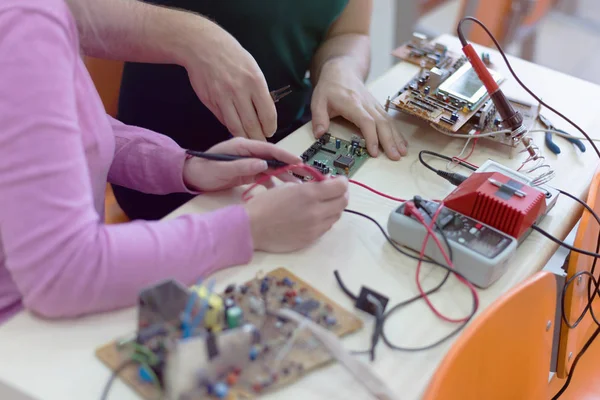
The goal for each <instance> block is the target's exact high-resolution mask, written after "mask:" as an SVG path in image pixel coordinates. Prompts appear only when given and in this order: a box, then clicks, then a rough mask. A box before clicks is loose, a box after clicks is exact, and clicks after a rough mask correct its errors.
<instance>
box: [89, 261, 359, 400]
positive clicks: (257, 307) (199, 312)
mask: <svg viewBox="0 0 600 400" xmlns="http://www.w3.org/2000/svg"><path fill="white" fill-rule="evenodd" d="M213 282H214V281H213ZM189 304H192V307H191V308H189V307H188V306H189ZM278 309H291V310H293V311H295V312H296V313H299V314H301V315H302V316H304V317H305V318H307V319H308V320H311V321H313V322H315V323H317V324H319V325H320V326H322V327H324V328H326V329H327V330H329V331H331V332H332V333H335V334H336V335H338V336H344V335H346V334H348V333H351V332H354V331H356V330H358V329H360V328H361V326H362V322H361V321H360V319H358V318H357V317H356V316H354V315H353V314H351V313H349V312H348V311H346V310H344V309H343V308H341V307H340V306H339V305H337V304H335V303H334V302H332V301H331V300H330V299H328V298H327V297H326V296H325V295H323V294H322V293H320V292H319V291H317V290H316V289H314V288H313V287H311V286H310V285H309V284H308V283H306V282H304V281H302V280H301V279H300V278H298V277H297V276H295V275H293V274H292V273H291V272H289V271H287V270H285V269H283V268H279V269H277V270H274V271H271V272H270V273H268V274H267V275H263V274H262V273H259V275H257V276H256V278H255V279H252V280H250V281H248V282H245V283H241V284H231V285H229V286H227V288H226V289H225V292H224V293H223V294H221V295H219V294H217V293H214V292H213V283H211V281H209V282H208V284H199V285H196V286H193V287H192V288H191V289H188V288H186V287H185V286H183V285H181V284H179V283H178V282H176V281H172V280H169V281H165V282H162V283H159V284H157V285H154V286H152V287H149V288H147V289H145V290H144V291H143V292H142V293H141V294H140V297H139V299H138V329H137V331H136V333H135V334H134V335H133V336H132V337H125V338H123V339H121V340H118V341H116V342H112V343H109V344H107V345H105V346H103V347H102V348H100V349H98V351H97V356H98V357H99V358H100V360H102V361H103V362H104V363H105V364H106V365H107V366H109V367H110V368H111V369H112V370H118V371H119V376H120V377H121V378H122V379H124V380H125V381H126V382H127V383H128V384H129V385H131V386H132V387H133V388H134V389H135V390H136V391H137V392H138V393H139V394H140V395H142V397H143V398H145V399H148V400H154V399H157V398H169V399H170V398H181V399H184V398H185V399H186V400H196V399H230V400H236V399H246V398H256V397H258V396H259V395H260V394H262V393H266V392H271V391H273V390H276V389H278V388H281V387H283V386H286V385H289V384H291V383H293V382H295V381H297V380H299V379H301V378H302V377H303V376H304V375H306V374H307V373H309V372H310V371H311V370H313V369H315V368H318V367H322V366H324V365H325V364H327V363H329V362H331V361H332V356H331V355H330V354H329V352H328V351H327V350H326V349H325V348H324V347H323V345H322V344H321V343H320V342H319V341H318V340H317V339H315V338H314V337H313V336H312V335H311V334H310V332H309V331H307V330H304V329H303V328H302V326H299V325H297V324H296V323H294V322H292V321H289V320H286V319H284V318H281V317H278V316H277V315H276V310H278ZM188 311H189V313H188ZM188 314H189V315H188ZM192 316H193V318H191V317H192ZM198 316H200V318H196V317H198ZM190 318H191V319H190ZM196 319H197V320H198V321H197V324H195V325H194V324H193V322H194V321H195V320H196ZM190 321H191V323H192V325H194V327H193V328H192V327H190ZM187 327H190V329H189V330H188V329H187ZM128 360H131V361H133V363H131V365H128V366H127V367H125V368H124V369H121V368H120V366H122V365H127V364H125V363H126V362H127V361H128Z"/></svg>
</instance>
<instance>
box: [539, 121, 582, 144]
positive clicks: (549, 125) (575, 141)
mask: <svg viewBox="0 0 600 400" xmlns="http://www.w3.org/2000/svg"><path fill="white" fill-rule="evenodd" d="M538 119H539V120H540V122H541V123H542V125H544V127H545V128H546V129H549V130H553V131H557V132H560V133H562V134H564V135H565V136H571V135H570V134H568V133H567V132H565V131H563V130H562V129H556V127H555V126H554V125H553V124H552V122H550V120H548V118H546V117H544V116H543V115H541V114H540V115H538ZM552 135H553V134H552V133H550V132H546V139H545V140H546V147H548V149H550V151H551V152H553V153H554V154H560V147H558V145H556V143H554V140H552ZM565 139H566V140H568V141H569V142H571V143H573V144H574V145H575V146H577V147H578V148H579V150H581V152H585V145H584V144H583V142H581V140H579V139H576V138H572V137H565Z"/></svg>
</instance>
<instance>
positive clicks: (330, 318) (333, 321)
mask: <svg viewBox="0 0 600 400" xmlns="http://www.w3.org/2000/svg"><path fill="white" fill-rule="evenodd" d="M336 322H337V320H336V319H335V317H334V316H332V315H328V316H327V318H325V323H326V324H327V325H329V326H333V325H335V324H336Z"/></svg>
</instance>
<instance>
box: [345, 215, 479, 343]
mask: <svg viewBox="0 0 600 400" xmlns="http://www.w3.org/2000/svg"><path fill="white" fill-rule="evenodd" d="M344 212H347V213H350V214H355V215H358V216H360V217H363V218H366V219H368V220H369V221H371V222H373V223H374V224H375V225H377V227H378V228H379V230H380V231H381V233H383V236H385V238H386V240H387V241H388V242H389V243H390V244H391V245H392V247H393V248H394V249H396V250H397V251H398V252H399V253H401V254H403V255H405V256H407V257H410V258H412V259H414V260H417V261H427V260H425V259H422V258H420V257H418V256H417V257H415V256H413V255H412V254H409V253H407V252H406V251H404V250H402V248H401V247H400V246H398V245H397V244H396V242H394V241H393V240H392V239H391V238H390V237H389V235H388V234H387V232H386V231H385V229H383V227H382V226H381V224H379V222H377V221H376V220H375V219H373V218H371V217H370V216H368V215H366V214H363V213H361V212H358V211H354V210H349V209H345V210H344ZM428 262H430V263H431V264H434V265H437V266H438V267H441V268H443V269H445V270H446V275H445V276H444V278H443V279H442V280H441V282H440V283H438V284H437V286H435V287H434V288H433V289H430V290H429V291H427V292H425V295H426V296H429V295H430V294H433V293H435V292H437V291H438V290H440V289H441V288H442V286H443V285H444V284H445V283H446V281H447V280H448V278H449V277H450V273H453V274H455V275H456V276H459V277H461V278H462V279H465V280H467V279H466V278H465V277H464V275H462V274H461V273H460V272H458V271H456V270H454V269H452V268H450V267H449V266H446V265H444V264H441V263H438V262H437V261H435V260H428ZM338 278H339V273H338ZM421 298H423V295H421V294H418V295H416V296H414V297H412V298H410V299H407V300H405V301H403V302H401V303H398V304H396V305H395V306H394V307H392V308H391V309H389V310H388V311H387V312H386V313H385V314H384V315H383V318H382V320H381V325H380V329H381V339H382V340H383V342H384V343H385V344H386V345H387V346H388V347H390V348H391V349H393V350H398V351H407V352H417V351H424V350H429V349H432V348H434V347H436V346H438V345H440V344H442V343H444V342H445V341H447V340H448V339H450V338H451V337H453V336H454V335H456V334H457V333H458V332H460V331H461V330H462V329H463V328H464V327H465V326H466V325H467V324H468V323H469V321H470V320H471V319H472V318H473V316H475V313H476V312H477V308H476V306H477V303H476V301H475V297H473V309H472V310H471V313H470V314H469V317H468V318H467V319H466V321H465V322H463V323H462V324H461V325H460V326H458V327H457V328H456V329H455V330H454V331H452V332H450V333H449V334H448V335H446V336H444V337H442V338H441V339H439V340H438V341H436V342H434V343H431V344H429V345H426V346H421V347H414V348H410V347H401V346H397V345H395V344H393V343H392V342H391V341H390V340H389V338H388V337H387V335H386V334H385V331H384V326H385V322H386V321H387V319H388V318H389V317H390V316H391V315H392V314H393V313H394V312H396V311H398V310H400V309H401V308H402V307H405V306H407V305H409V304H412V303H414V302H415V301H417V300H419V299H421ZM368 352H369V353H370V350H368ZM363 353H366V352H354V354H363Z"/></svg>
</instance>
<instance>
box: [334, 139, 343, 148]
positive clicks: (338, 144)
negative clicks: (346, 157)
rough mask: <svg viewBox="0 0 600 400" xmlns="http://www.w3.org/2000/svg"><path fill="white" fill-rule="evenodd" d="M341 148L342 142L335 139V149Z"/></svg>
mask: <svg viewBox="0 0 600 400" xmlns="http://www.w3.org/2000/svg"><path fill="white" fill-rule="evenodd" d="M340 147H342V141H341V140H340V139H335V148H336V149H339V148H340Z"/></svg>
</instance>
